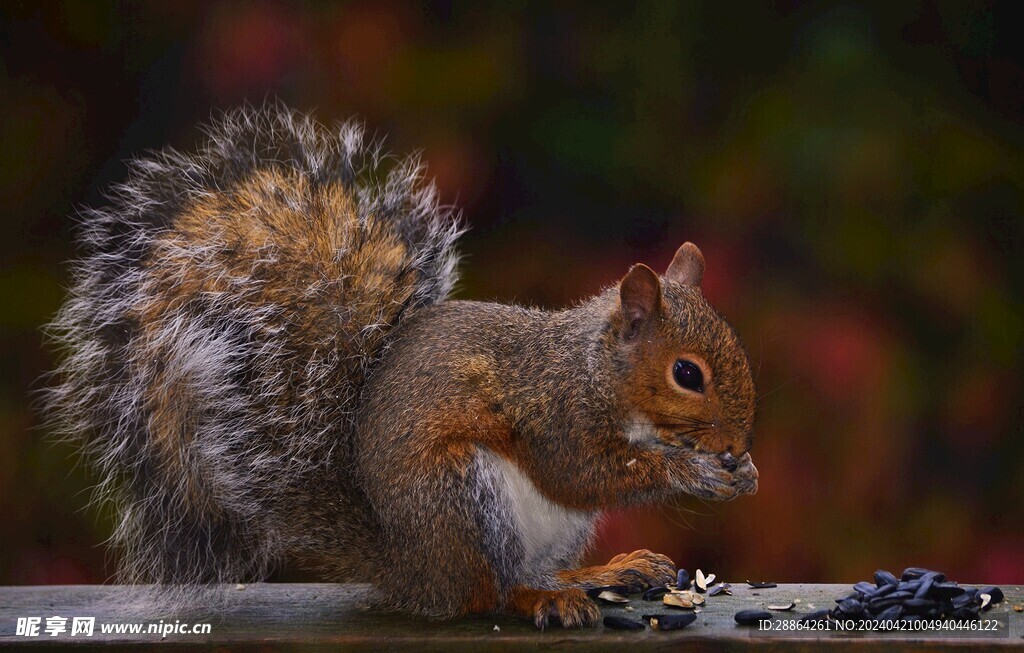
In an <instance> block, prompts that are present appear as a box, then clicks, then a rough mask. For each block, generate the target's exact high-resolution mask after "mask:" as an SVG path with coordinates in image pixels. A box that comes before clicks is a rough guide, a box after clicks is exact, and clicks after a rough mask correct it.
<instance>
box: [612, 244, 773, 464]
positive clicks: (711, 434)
mask: <svg viewBox="0 0 1024 653" xmlns="http://www.w3.org/2000/svg"><path fill="white" fill-rule="evenodd" d="M703 275H704V256H703V255H702V254H701V252H700V250H699V249H698V248H697V246H696V245H694V244H693V243H685V244H684V245H683V246H682V247H680V248H679V250H678V251H677V252H676V255H675V257H674V258H673V259H672V263H671V264H670V265H669V266H668V269H667V270H665V274H663V275H661V276H660V277H659V276H658V274H656V273H655V272H654V271H653V270H652V269H651V268H649V267H647V266H646V265H643V264H637V265H634V266H633V267H632V268H630V270H629V273H627V274H626V276H625V277H623V279H622V281H621V282H620V283H619V306H618V309H617V311H616V314H615V319H614V320H613V326H614V327H615V332H616V333H615V336H616V337H617V338H618V340H619V343H620V346H619V347H618V348H617V349H618V351H619V352H620V355H622V356H624V361H623V362H624V363H625V364H626V366H627V367H628V368H629V372H628V374H627V375H626V379H625V384H624V386H623V387H622V388H621V389H620V397H621V398H622V400H623V401H624V402H626V403H627V404H628V406H627V408H629V409H631V410H630V411H629V412H630V416H631V419H632V420H633V425H632V426H630V432H629V434H628V435H629V436H630V437H631V438H638V439H651V438H657V439H658V440H660V441H661V442H662V443H664V444H668V445H672V446H687V447H693V448H695V449H698V450H701V451H708V452H710V453H724V452H729V453H732V454H733V455H735V456H739V455H741V454H743V453H744V452H746V451H747V450H748V449H749V448H750V446H751V444H752V443H753V437H754V382H753V380H752V378H751V375H750V364H749V362H748V359H747V353H746V351H745V350H744V349H743V345H742V344H741V343H740V340H739V338H738V337H737V336H736V333H735V332H734V331H733V330H732V328H731V327H730V326H729V325H728V324H727V323H726V321H725V320H724V319H723V318H722V317H721V316H720V315H719V314H718V313H717V312H715V310H714V309H713V308H712V307H711V305H710V304H708V302H707V300H706V299H704V295H703V294H702V293H701V289H700V283H701V279H702V277H703Z"/></svg>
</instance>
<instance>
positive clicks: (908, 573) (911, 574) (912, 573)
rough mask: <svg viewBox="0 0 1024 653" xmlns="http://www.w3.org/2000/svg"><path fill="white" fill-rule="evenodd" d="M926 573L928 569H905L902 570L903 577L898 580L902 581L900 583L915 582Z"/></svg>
mask: <svg viewBox="0 0 1024 653" xmlns="http://www.w3.org/2000/svg"><path fill="white" fill-rule="evenodd" d="M928 571H929V570H928V569H925V568H923V567H907V568H906V569H904V570H903V575H902V576H900V580H902V581H907V580H917V579H918V578H920V577H921V576H924V575H925V574H927V573H928Z"/></svg>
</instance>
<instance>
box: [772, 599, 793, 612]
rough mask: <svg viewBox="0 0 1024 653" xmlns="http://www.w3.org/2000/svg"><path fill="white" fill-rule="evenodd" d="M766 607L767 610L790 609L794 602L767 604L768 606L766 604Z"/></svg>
mask: <svg viewBox="0 0 1024 653" xmlns="http://www.w3.org/2000/svg"><path fill="white" fill-rule="evenodd" d="M766 607H767V608H768V609H769V610H779V611H786V610H792V609H793V608H795V607H796V603H794V602H792V601H790V602H789V603H780V604H779V605H769V606H766Z"/></svg>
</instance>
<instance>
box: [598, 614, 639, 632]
mask: <svg viewBox="0 0 1024 653" xmlns="http://www.w3.org/2000/svg"><path fill="white" fill-rule="evenodd" d="M604 627H605V628H612V629H614V630H643V629H644V628H646V626H644V625H643V623H641V622H639V621H633V620H632V619H626V618H625V617H619V616H616V615H608V616H607V617H605V618H604Z"/></svg>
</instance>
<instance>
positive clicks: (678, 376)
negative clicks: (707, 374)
mask: <svg viewBox="0 0 1024 653" xmlns="http://www.w3.org/2000/svg"><path fill="white" fill-rule="evenodd" d="M672 378H674V379H675V380H676V383H678V384H679V386H680V387H682V388H686V389H687V390H693V391H695V392H704V374H703V373H701V371H700V368H699V367H697V366H696V365H694V364H693V363H691V362H690V361H683V360H679V361H676V364H675V367H673V368H672Z"/></svg>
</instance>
